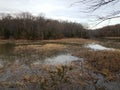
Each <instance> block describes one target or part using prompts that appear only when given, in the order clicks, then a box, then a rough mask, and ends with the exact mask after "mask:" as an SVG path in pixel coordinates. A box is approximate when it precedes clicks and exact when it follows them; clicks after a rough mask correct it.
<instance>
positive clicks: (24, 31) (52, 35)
mask: <svg viewBox="0 0 120 90" xmlns="http://www.w3.org/2000/svg"><path fill="white" fill-rule="evenodd" d="M87 36H88V35H87V32H86V30H85V28H84V26H83V25H82V24H79V23H73V22H67V21H58V20H52V19H46V18H44V17H43V16H41V15H39V16H33V15H32V14H30V13H28V12H25V13H20V14H14V15H12V14H1V15H0V39H28V40H38V39H39V40H44V39H60V38H71V37H79V38H87Z"/></svg>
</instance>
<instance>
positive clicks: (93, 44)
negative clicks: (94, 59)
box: [84, 43, 114, 51]
mask: <svg viewBox="0 0 120 90" xmlns="http://www.w3.org/2000/svg"><path fill="white" fill-rule="evenodd" d="M84 47H86V48H90V49H93V50H95V51H96V50H114V49H113V48H107V47H104V46H102V45H100V44H95V43H92V44H88V45H85V46H84Z"/></svg>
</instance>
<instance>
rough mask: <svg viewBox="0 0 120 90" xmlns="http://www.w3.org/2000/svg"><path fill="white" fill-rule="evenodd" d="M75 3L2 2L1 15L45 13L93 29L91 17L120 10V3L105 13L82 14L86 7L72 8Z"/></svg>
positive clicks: (49, 0)
mask: <svg viewBox="0 0 120 90" xmlns="http://www.w3.org/2000/svg"><path fill="white" fill-rule="evenodd" d="M74 1H76V0H0V13H19V12H30V13H32V14H34V15H39V14H40V13H43V14H44V15H45V17H47V18H52V19H59V20H67V21H73V22H78V23H83V24H88V25H89V26H90V27H92V26H94V25H95V23H93V22H94V17H92V16H91V15H104V12H108V11H111V10H115V9H118V8H119V6H120V3H119V4H117V6H111V7H110V8H109V9H106V7H104V8H102V9H106V10H105V11H103V10H102V9H101V10H99V11H96V12H94V13H89V14H88V13H83V12H81V11H82V9H83V8H84V7H85V6H84V5H82V4H77V5H73V6H70V5H71V4H72V3H73V2H74ZM116 23H120V19H114V20H111V21H110V22H109V21H106V22H104V23H102V24H100V25H98V26H97V27H101V26H105V25H107V24H109V25H110V24H116ZM97 27H96V28H97Z"/></svg>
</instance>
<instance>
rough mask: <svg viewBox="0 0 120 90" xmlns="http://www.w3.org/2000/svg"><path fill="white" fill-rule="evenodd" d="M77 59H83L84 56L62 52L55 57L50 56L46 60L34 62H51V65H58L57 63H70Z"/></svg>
mask: <svg viewBox="0 0 120 90" xmlns="http://www.w3.org/2000/svg"><path fill="white" fill-rule="evenodd" d="M77 60H83V59H82V58H78V57H75V56H72V55H71V54H60V55H57V56H54V57H50V58H49V57H48V58H46V59H45V60H42V61H41V60H39V61H37V62H34V64H49V65H57V64H62V65H66V64H70V63H71V62H72V61H77Z"/></svg>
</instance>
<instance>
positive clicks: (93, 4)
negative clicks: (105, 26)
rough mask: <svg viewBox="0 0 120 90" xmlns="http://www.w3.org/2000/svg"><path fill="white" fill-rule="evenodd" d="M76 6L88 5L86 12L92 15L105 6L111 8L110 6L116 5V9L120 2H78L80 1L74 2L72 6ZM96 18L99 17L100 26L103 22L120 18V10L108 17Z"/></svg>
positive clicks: (108, 0) (84, 0) (81, 0)
mask: <svg viewBox="0 0 120 90" xmlns="http://www.w3.org/2000/svg"><path fill="white" fill-rule="evenodd" d="M74 4H84V5H86V8H85V10H84V12H86V13H90V12H94V11H96V10H98V9H100V8H102V7H105V6H107V7H108V8H109V5H114V7H116V6H117V4H120V0H78V1H76V2H74V3H73V4H72V5H74ZM114 7H113V8H114ZM96 17H97V20H99V23H97V24H100V23H101V22H103V21H106V20H111V19H114V18H120V10H119V8H118V9H116V10H115V9H114V10H113V11H111V12H110V13H109V14H107V15H104V16H96Z"/></svg>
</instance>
